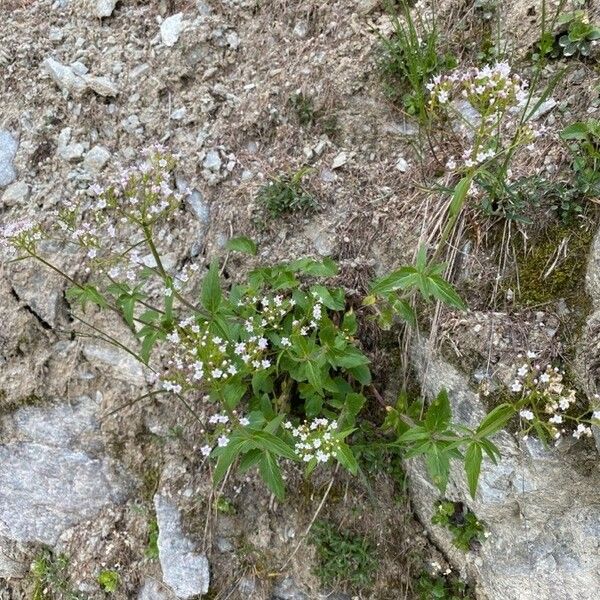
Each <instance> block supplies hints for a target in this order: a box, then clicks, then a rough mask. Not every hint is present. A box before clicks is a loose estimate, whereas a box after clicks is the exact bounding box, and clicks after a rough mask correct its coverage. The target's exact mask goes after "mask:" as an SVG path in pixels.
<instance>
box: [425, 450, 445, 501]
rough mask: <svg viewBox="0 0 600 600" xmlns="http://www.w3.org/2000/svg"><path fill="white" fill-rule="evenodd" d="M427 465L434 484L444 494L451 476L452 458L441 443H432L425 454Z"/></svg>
mask: <svg viewBox="0 0 600 600" xmlns="http://www.w3.org/2000/svg"><path fill="white" fill-rule="evenodd" d="M425 464H426V466H427V472H428V473H429V476H430V477H431V480H432V481H433V483H434V484H435V485H436V486H437V488H438V489H439V490H440V492H441V493H442V494H443V493H445V491H446V486H447V485H448V477H449V476H450V456H449V454H448V452H446V450H445V448H444V447H443V446H442V445H441V444H439V443H432V444H430V445H429V448H428V449H427V451H426V452H425Z"/></svg>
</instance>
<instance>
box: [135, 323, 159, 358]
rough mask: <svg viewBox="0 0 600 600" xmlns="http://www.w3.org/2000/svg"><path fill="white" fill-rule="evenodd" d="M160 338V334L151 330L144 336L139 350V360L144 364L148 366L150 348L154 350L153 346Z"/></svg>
mask: <svg viewBox="0 0 600 600" xmlns="http://www.w3.org/2000/svg"><path fill="white" fill-rule="evenodd" d="M161 337H162V333H161V332H160V331H156V330H151V331H150V332H149V333H148V334H147V335H146V336H144V340H143V341H142V348H141V350H140V358H141V359H142V360H143V361H144V363H145V364H148V361H149V360H150V354H151V353H152V348H154V344H156V342H157V341H158V340H159V339H160V338H161Z"/></svg>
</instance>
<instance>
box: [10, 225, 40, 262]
mask: <svg viewBox="0 0 600 600" xmlns="http://www.w3.org/2000/svg"><path fill="white" fill-rule="evenodd" d="M40 239H42V231H41V229H40V227H39V225H38V224H37V223H35V222H34V221H32V220H31V219H21V220H19V221H13V222H12V223H8V224H7V225H5V226H4V227H2V228H0V250H3V251H4V252H5V253H6V255H7V258H11V257H13V256H14V255H15V254H16V253H17V251H18V250H26V251H28V250H33V249H34V248H35V243H36V242H37V241H39V240H40Z"/></svg>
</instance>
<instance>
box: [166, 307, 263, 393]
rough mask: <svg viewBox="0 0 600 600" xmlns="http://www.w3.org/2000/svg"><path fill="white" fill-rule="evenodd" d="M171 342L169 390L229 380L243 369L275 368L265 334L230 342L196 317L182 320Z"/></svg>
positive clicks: (171, 335) (167, 387)
mask: <svg viewBox="0 0 600 600" xmlns="http://www.w3.org/2000/svg"><path fill="white" fill-rule="evenodd" d="M167 341H168V342H170V343H171V347H172V356H171V358H170V359H169V361H168V366H169V372H168V373H167V374H166V375H165V376H164V377H163V388H164V389H167V390H171V391H177V392H180V391H181V390H182V388H183V387H188V388H194V387H195V388H197V387H199V386H202V385H203V384H213V383H219V382H225V381H227V380H228V379H230V378H231V377H233V376H234V375H237V374H238V373H240V372H241V371H242V369H245V370H262V369H268V368H269V367H271V360H270V359H268V358H266V357H265V354H266V352H267V351H268V346H269V342H268V340H267V339H266V338H265V337H259V336H257V335H251V336H249V337H248V339H246V340H241V341H238V342H235V343H233V342H229V341H227V340H224V339H223V338H221V337H219V336H217V335H213V334H211V333H210V332H209V331H208V330H207V327H206V325H204V324H202V325H201V324H199V323H198V322H197V321H196V319H195V318H194V317H190V318H188V319H184V320H182V321H180V322H179V323H178V326H177V329H176V330H175V331H173V332H172V333H170V334H169V335H168V336H167Z"/></svg>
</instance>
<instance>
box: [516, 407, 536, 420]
mask: <svg viewBox="0 0 600 600" xmlns="http://www.w3.org/2000/svg"><path fill="white" fill-rule="evenodd" d="M519 416H520V417H521V418H522V419H525V420H526V421H532V420H533V416H534V415H533V413H532V412H531V411H530V410H525V409H523V410H520V411H519Z"/></svg>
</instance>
